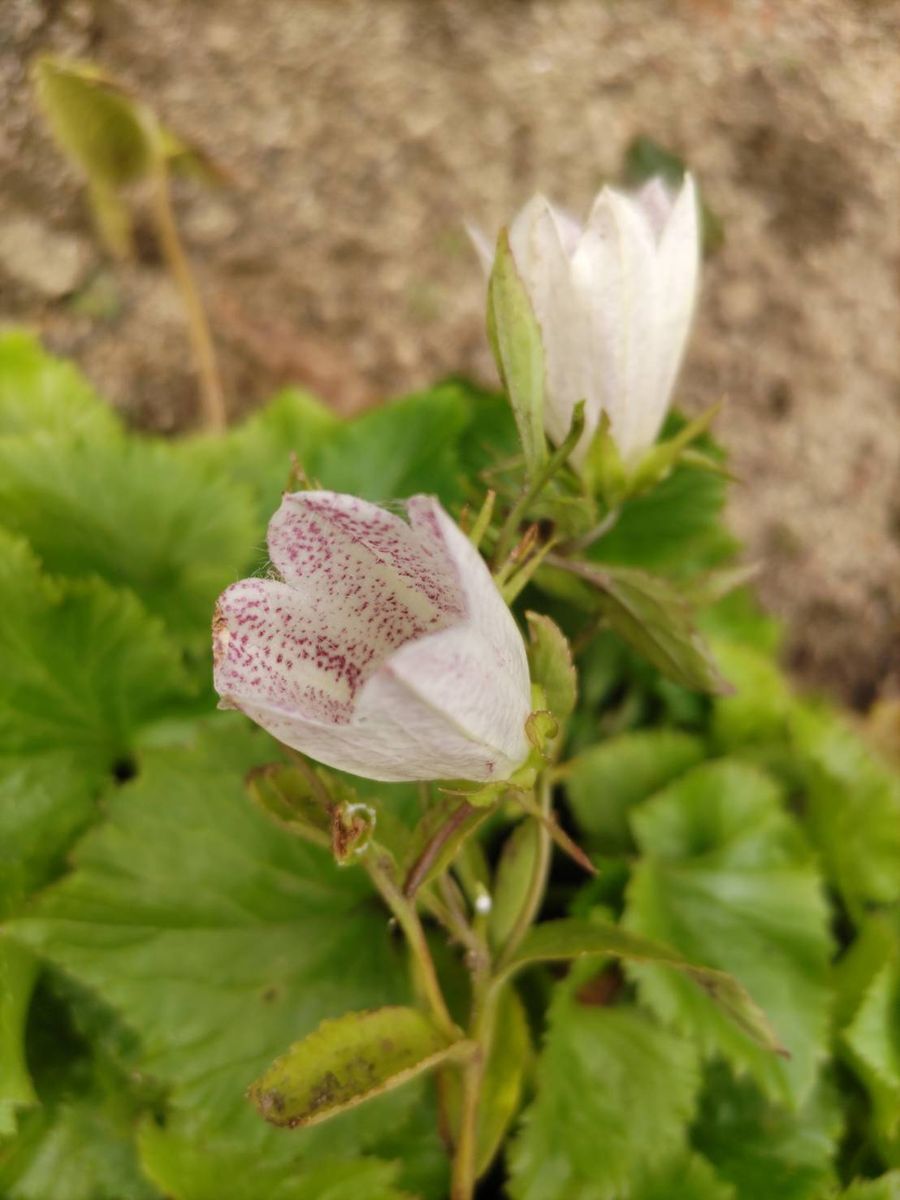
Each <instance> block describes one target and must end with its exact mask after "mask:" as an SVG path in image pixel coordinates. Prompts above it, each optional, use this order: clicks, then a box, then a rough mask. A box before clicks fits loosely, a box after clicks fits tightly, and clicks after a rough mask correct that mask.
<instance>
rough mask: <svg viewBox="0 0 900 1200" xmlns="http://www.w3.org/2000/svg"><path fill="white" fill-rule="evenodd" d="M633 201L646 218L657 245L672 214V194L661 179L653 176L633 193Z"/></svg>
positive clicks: (658, 176)
mask: <svg viewBox="0 0 900 1200" xmlns="http://www.w3.org/2000/svg"><path fill="white" fill-rule="evenodd" d="M634 201H635V204H637V206H638V208H640V210H641V211H642V212H643V214H644V216H645V217H646V219H647V222H648V223H649V225H650V228H651V230H652V232H653V237H654V239H655V241H656V242H657V243H659V239H660V238H661V237H662V232H663V230H664V229H665V227H666V222H667V221H668V219H669V216H670V215H671V212H672V204H673V196H672V192H671V191H670V190H669V188H668V187H667V186H666V183H665V181H664V180H663V179H662V177H661V176H660V175H655V176H654V177H653V178H652V179H650V180H648V182H647V183H645V184H644V186H643V187H642V188H640V189H639V190H638V191H637V192H635V195H634Z"/></svg>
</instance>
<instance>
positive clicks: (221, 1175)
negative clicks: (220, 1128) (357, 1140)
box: [139, 1121, 409, 1200]
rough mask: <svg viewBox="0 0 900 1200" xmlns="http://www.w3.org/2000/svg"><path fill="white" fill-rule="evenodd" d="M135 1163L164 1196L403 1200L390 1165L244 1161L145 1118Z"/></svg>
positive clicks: (226, 1148) (224, 1147) (299, 1158)
mask: <svg viewBox="0 0 900 1200" xmlns="http://www.w3.org/2000/svg"><path fill="white" fill-rule="evenodd" d="M139 1148H140V1156H141V1165H142V1166H143V1168H144V1170H145V1172H146V1173H147V1175H149V1177H150V1178H151V1179H152V1180H153V1182H154V1183H155V1184H156V1185H157V1187H159V1188H160V1190H161V1191H162V1192H163V1193H164V1195H165V1196H166V1197H167V1198H168V1200H226V1197H227V1200H260V1197H262V1196H265V1197H266V1200H409V1196H408V1193H406V1192H405V1191H404V1192H402V1193H401V1192H400V1191H398V1190H397V1187H396V1186H395V1184H396V1179H397V1174H398V1165H397V1164H396V1163H387V1162H379V1161H378V1159H374V1158H359V1159H356V1160H355V1161H352V1162H340V1161H330V1160H329V1159H328V1158H326V1157H322V1158H320V1159H318V1160H317V1161H316V1162H314V1163H305V1162H304V1161H303V1157H304V1156H303V1155H302V1153H299V1152H298V1154H297V1155H296V1161H295V1162H293V1163H290V1162H279V1163H276V1164H274V1165H273V1164H272V1163H270V1162H267V1161H266V1160H264V1159H253V1158H250V1159H248V1157H247V1155H246V1154H245V1153H244V1152H243V1151H242V1150H241V1148H240V1147H234V1146H232V1145H230V1144H229V1143H228V1142H227V1141H198V1140H197V1139H195V1138H193V1137H191V1135H190V1134H189V1133H187V1134H186V1133H184V1132H183V1131H182V1129H181V1128H180V1126H179V1125H178V1124H177V1123H176V1124H174V1125H173V1124H171V1123H170V1124H167V1125H166V1126H165V1128H160V1126H158V1125H157V1124H155V1123H154V1122H152V1121H145V1122H144V1123H143V1124H142V1126H141V1129H140V1133H139Z"/></svg>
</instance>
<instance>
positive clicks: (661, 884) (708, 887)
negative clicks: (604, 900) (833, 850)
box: [625, 760, 830, 1103]
mask: <svg viewBox="0 0 900 1200" xmlns="http://www.w3.org/2000/svg"><path fill="white" fill-rule="evenodd" d="M632 827H633V829H634V833H635V837H636V840H637V843H638V846H639V848H640V850H641V851H642V852H643V855H644V857H643V858H641V859H640V860H639V861H638V862H637V864H636V866H635V869H634V873H633V875H632V880H631V884H630V886H629V889H628V903H627V911H626V918H625V921H626V925H627V926H628V928H629V929H630V930H632V931H634V932H636V933H640V934H642V935H644V936H647V937H652V938H659V939H660V940H661V941H664V942H666V943H667V944H669V945H671V946H672V947H673V948H674V949H675V950H677V951H679V952H681V953H683V954H685V955H686V956H688V957H690V958H691V959H694V960H698V961H701V962H705V963H708V964H709V965H711V966H714V967H718V968H720V969H722V970H723V971H728V972H730V973H731V974H732V975H734V976H735V977H736V978H737V979H739V980H740V981H741V982H742V983H743V984H744V985H745V986H746V987H747V989H748V991H749V992H750V994H751V995H752V996H753V998H754V1000H755V1001H756V1002H757V1004H759V1005H760V1007H761V1008H762V1009H763V1011H764V1012H765V1013H766V1015H767V1017H768V1018H769V1020H770V1021H771V1023H772V1026H773V1027H774V1030H775V1033H776V1034H777V1036H778V1038H779V1039H780V1041H781V1042H782V1043H783V1044H784V1045H785V1046H786V1047H787V1050H788V1051H789V1053H790V1055H791V1058H790V1061H788V1062H782V1061H779V1060H778V1059H776V1058H775V1057H773V1056H772V1055H771V1054H768V1053H765V1052H764V1051H761V1050H760V1049H759V1048H758V1047H756V1046H754V1045H753V1044H752V1043H751V1042H750V1041H749V1040H748V1039H746V1038H745V1037H743V1036H741V1035H739V1034H738V1033H737V1031H736V1030H735V1028H734V1026H733V1025H732V1024H731V1023H730V1022H727V1021H725V1020H724V1019H723V1016H722V1014H721V1013H720V1012H719V1011H717V1010H716V1009H715V1008H714V1007H713V1006H712V1004H711V1003H710V1000H709V999H708V998H707V997H705V996H704V995H702V993H700V992H699V991H698V990H697V989H695V988H692V987H690V986H689V984H688V983H687V981H686V980H683V979H681V978H680V977H679V976H678V975H676V974H674V973H670V972H667V973H663V972H660V971H655V970H650V969H647V968H643V967H642V968H634V973H635V975H636V976H637V977H638V982H639V985H640V991H641V995H642V997H643V998H644V999H645V1000H646V1001H647V1003H649V1004H650V1005H651V1007H652V1008H653V1009H654V1010H655V1011H656V1012H657V1013H658V1014H659V1015H660V1017H661V1018H662V1019H663V1020H665V1021H667V1022H671V1023H673V1024H675V1025H677V1026H678V1028H680V1029H682V1030H684V1031H686V1032H689V1033H691V1034H692V1036H694V1037H697V1038H699V1039H700V1041H701V1043H702V1045H703V1047H704V1049H705V1050H706V1051H707V1052H710V1053H711V1052H714V1051H718V1052H719V1053H721V1054H723V1055H725V1056H726V1057H727V1058H728V1059H729V1060H730V1061H731V1062H733V1063H734V1064H735V1065H736V1066H738V1067H745V1068H747V1069H749V1070H750V1071H751V1072H752V1074H753V1075H754V1076H755V1078H756V1079H757V1080H758V1081H759V1083H760V1084H761V1086H762V1087H763V1088H764V1090H765V1091H766V1093H767V1094H768V1095H771V1096H773V1097H775V1098H780V1099H782V1100H785V1101H787V1102H792V1103H802V1101H803V1099H804V1098H805V1097H806V1096H808V1095H809V1093H810V1090H811V1089H812V1086H813V1083H814V1081H815V1076H816V1071H817V1066H818V1063H819V1061H820V1059H821V1058H822V1056H823V1055H824V1051H825V1039H826V1032H827V1012H828V990H827V964H828V957H829V949H830V940H829V935H828V912H827V909H826V905H825V900H824V897H823V895H822V888H821V883H820V880H819V878H818V875H817V873H816V870H815V866H814V864H813V862H812V859H811V856H810V853H809V850H808V848H807V846H806V844H805V843H804V841H803V838H802V835H801V833H800V831H799V829H798V827H797V825H796V824H795V822H794V821H793V819H792V818H791V817H789V816H788V815H787V813H786V812H785V811H784V809H783V807H782V799H781V796H780V793H779V791H778V788H777V787H776V786H775V785H774V784H773V782H772V781H771V780H770V779H768V778H767V777H766V776H765V775H763V774H762V773H761V772H760V771H758V770H756V769H755V768H753V767H750V766H747V765H745V764H741V763H734V762H729V761H727V760H725V761H720V762H714V763H708V764H704V765H703V766H700V767H696V768H695V769H694V770H692V771H691V772H689V773H688V774H687V775H685V776H683V777H682V778H681V779H680V780H678V781H677V782H676V783H674V784H672V785H671V786H670V787H669V788H667V789H666V790H665V791H663V792H660V793H658V794H657V795H656V796H654V797H653V798H652V799H650V800H648V801H646V802H645V803H644V804H643V805H641V806H640V807H639V808H637V809H635V810H634V811H633V813H632Z"/></svg>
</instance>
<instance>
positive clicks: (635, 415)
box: [572, 188, 658, 460]
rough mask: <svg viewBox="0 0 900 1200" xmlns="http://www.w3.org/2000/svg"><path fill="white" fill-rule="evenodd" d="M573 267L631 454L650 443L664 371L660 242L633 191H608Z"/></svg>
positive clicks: (604, 382)
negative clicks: (658, 349) (660, 359)
mask: <svg viewBox="0 0 900 1200" xmlns="http://www.w3.org/2000/svg"><path fill="white" fill-rule="evenodd" d="M572 270H573V275H574V278H575V284H576V288H577V289H578V294H579V297H580V299H581V303H582V305H583V307H584V308H585V310H586V311H588V312H589V313H590V314H591V316H590V323H591V329H592V331H593V335H594V340H593V346H594V353H593V356H592V370H593V375H594V381H595V382H594V386H595V387H596V388H597V389H598V391H601V393H602V395H603V407H604V408H605V409H606V411H607V412H608V414H609V419H610V426H611V431H612V435H613V437H614V438H615V441H616V445H617V446H618V448H619V452H620V454H621V455H622V456H623V458H625V459H626V460H627V459H629V458H633V457H634V456H635V454H637V453H639V452H640V450H642V449H643V448H644V444H643V442H642V438H643V436H644V433H645V429H646V425H647V411H648V409H649V408H653V407H655V386H656V379H657V375H658V373H657V370H656V363H655V358H654V347H655V344H656V327H657V323H658V298H657V290H658V277H657V271H656V247H655V245H654V242H653V234H652V230H651V228H650V225H649V223H648V222H647V220H646V219H645V218H644V216H643V214H642V212H641V211H640V209H638V208H637V207H636V206H635V204H634V202H633V201H632V200H631V199H630V198H629V197H628V196H625V195H623V194H622V193H621V192H617V191H614V190H613V189H612V188H604V189H603V191H602V192H601V193H600V195H599V196H598V197H597V200H596V201H595V203H594V207H593V209H592V210H591V215H590V218H589V220H588V226H587V230H586V231H585V236H584V237H583V238H582V242H581V245H580V246H579V248H578V251H577V253H576V255H575V257H574V259H573V261H572Z"/></svg>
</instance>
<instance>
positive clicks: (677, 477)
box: [589, 425, 736, 575]
mask: <svg viewBox="0 0 900 1200" xmlns="http://www.w3.org/2000/svg"><path fill="white" fill-rule="evenodd" d="M669 428H671V429H672V432H675V430H676V428H677V425H673V426H671V427H668V426H667V430H668V429H669ZM725 492H726V485H725V481H724V480H723V479H721V478H720V477H718V476H716V475H710V474H709V472H707V471H699V470H697V469H696V468H695V467H688V466H683V465H682V466H678V467H676V468H675V470H674V471H673V472H672V474H671V475H669V476H668V478H666V479H664V480H663V481H662V483H660V484H658V485H657V486H656V487H654V488H653V489H652V491H649V492H645V493H644V494H643V495H642V496H638V497H636V498H635V499H633V500H627V501H626V502H625V503H624V504H623V506H622V511H621V514H620V516H619V519H618V521H617V522H616V524H615V525H614V526H613V528H612V529H611V530H610V531H609V532H608V533H606V534H604V536H603V537H602V538H601V539H600V541H598V542H596V543H595V544H594V546H592V547H591V550H590V552H589V553H590V557H591V558H592V559H594V560H595V561H598V562H608V563H617V564H620V565H621V566H629V567H642V568H643V569H644V570H648V571H667V572H670V573H672V574H673V575H679V574H681V575H684V574H687V573H688V572H690V571H695V570H696V569H697V568H698V567H711V566H715V565H716V564H717V563H720V562H721V561H723V559H726V558H728V557H730V555H731V554H732V553H733V552H734V549H735V546H736V543H735V541H734V538H733V537H732V535H731V534H730V533H728V531H727V530H726V529H725V527H724V526H723V524H722V522H721V512H722V506H723V503H724V500H725Z"/></svg>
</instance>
